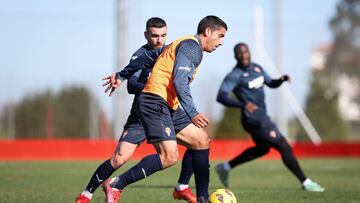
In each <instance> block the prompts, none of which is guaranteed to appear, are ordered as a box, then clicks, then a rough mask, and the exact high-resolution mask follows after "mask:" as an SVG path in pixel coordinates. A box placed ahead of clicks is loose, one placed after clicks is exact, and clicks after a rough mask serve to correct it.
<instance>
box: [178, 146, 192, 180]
mask: <svg viewBox="0 0 360 203" xmlns="http://www.w3.org/2000/svg"><path fill="white" fill-rule="evenodd" d="M192 174H193V167H192V150H190V149H187V150H186V151H185V154H184V157H183V160H182V162H181V172H180V177H179V180H178V183H179V184H183V185H189V182H190V178H191V176H192Z"/></svg>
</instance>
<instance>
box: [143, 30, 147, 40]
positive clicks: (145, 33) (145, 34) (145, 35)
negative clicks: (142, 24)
mask: <svg viewBox="0 0 360 203" xmlns="http://www.w3.org/2000/svg"><path fill="white" fill-rule="evenodd" d="M144 37H145V39H146V40H147V32H146V31H144Z"/></svg>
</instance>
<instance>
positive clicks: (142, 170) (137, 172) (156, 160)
mask: <svg viewBox="0 0 360 203" xmlns="http://www.w3.org/2000/svg"><path fill="white" fill-rule="evenodd" d="M162 169H163V166H162V163H161V159H160V155H159V154H152V155H149V156H146V157H144V158H143V159H142V160H141V161H140V162H139V163H138V164H136V165H135V166H133V167H132V168H130V169H129V170H128V171H126V172H125V173H123V174H121V175H120V176H118V177H117V178H116V179H115V180H114V182H112V183H111V184H110V185H111V186H112V187H115V188H117V189H119V190H123V189H124V188H125V187H126V186H127V185H129V184H131V183H133V182H136V181H139V180H141V179H144V178H146V177H148V176H150V175H151V174H153V173H155V172H157V171H159V170H162Z"/></svg>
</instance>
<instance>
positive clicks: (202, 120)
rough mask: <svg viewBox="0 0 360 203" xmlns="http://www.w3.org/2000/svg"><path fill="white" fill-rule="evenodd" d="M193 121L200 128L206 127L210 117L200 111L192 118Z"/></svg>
mask: <svg viewBox="0 0 360 203" xmlns="http://www.w3.org/2000/svg"><path fill="white" fill-rule="evenodd" d="M191 121H192V123H193V124H194V125H195V126H196V127H198V128H205V127H206V126H207V125H209V122H210V121H209V119H208V118H206V117H205V116H204V115H203V114H201V113H199V114H198V115H196V116H194V117H193V118H192V119H191Z"/></svg>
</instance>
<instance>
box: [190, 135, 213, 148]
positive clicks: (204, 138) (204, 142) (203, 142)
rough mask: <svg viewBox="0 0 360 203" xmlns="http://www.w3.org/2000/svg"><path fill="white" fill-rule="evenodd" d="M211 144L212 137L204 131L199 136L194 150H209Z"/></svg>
mask: <svg viewBox="0 0 360 203" xmlns="http://www.w3.org/2000/svg"><path fill="white" fill-rule="evenodd" d="M210 142H211V138H210V136H209V135H208V134H207V133H206V132H205V131H204V132H202V133H200V134H199V136H197V140H196V141H195V144H194V146H193V148H194V149H195V150H201V149H208V148H209V147H210Z"/></svg>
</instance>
